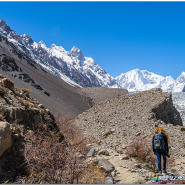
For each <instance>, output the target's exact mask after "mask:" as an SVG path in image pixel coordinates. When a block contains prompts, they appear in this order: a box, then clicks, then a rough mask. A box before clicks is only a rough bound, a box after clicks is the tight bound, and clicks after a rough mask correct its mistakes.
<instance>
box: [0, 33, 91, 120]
mask: <svg viewBox="0 0 185 185" xmlns="http://www.w3.org/2000/svg"><path fill="white" fill-rule="evenodd" d="M0 74H3V75H6V76H8V78H9V79H10V80H12V81H13V82H14V84H15V86H16V87H18V88H21V87H25V88H29V89H32V93H31V94H30V96H31V97H33V98H35V99H38V100H39V103H42V104H43V105H44V106H45V107H48V108H49V109H50V110H51V111H52V112H53V113H54V114H56V113H62V114H63V115H64V116H65V117H66V116H67V117H75V116H77V115H78V114H80V113H82V112H84V111H85V110H87V109H89V108H90V107H91V106H90V105H89V99H87V98H86V97H85V96H84V95H83V94H82V93H80V92H79V91H78V88H76V87H73V86H71V85H69V84H68V83H66V82H65V81H63V80H61V79H59V78H58V77H56V76H54V75H52V74H50V73H49V72H47V71H45V70H44V69H43V68H42V67H41V66H40V65H38V64H37V63H36V62H35V61H33V60H31V59H30V58H29V57H28V56H27V55H25V54H24V53H22V52H21V51H20V50H18V49H17V48H16V47H15V46H14V45H13V44H12V43H10V42H8V40H7V39H6V38H5V37H2V36H0Z"/></svg>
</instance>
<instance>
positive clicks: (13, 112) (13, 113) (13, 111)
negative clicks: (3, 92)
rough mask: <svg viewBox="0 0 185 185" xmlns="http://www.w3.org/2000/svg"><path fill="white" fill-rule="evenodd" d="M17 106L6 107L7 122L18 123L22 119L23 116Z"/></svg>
mask: <svg viewBox="0 0 185 185" xmlns="http://www.w3.org/2000/svg"><path fill="white" fill-rule="evenodd" d="M21 112H22V111H21V109H20V108H19V107H9V108H8V109H7V115H6V120H7V121H8V122H9V123H19V122H21V121H22V119H23V116H22V113H21Z"/></svg>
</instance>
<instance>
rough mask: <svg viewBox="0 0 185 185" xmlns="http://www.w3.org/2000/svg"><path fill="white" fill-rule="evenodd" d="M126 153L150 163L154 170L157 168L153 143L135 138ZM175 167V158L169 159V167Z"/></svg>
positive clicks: (141, 138)
mask: <svg viewBox="0 0 185 185" xmlns="http://www.w3.org/2000/svg"><path fill="white" fill-rule="evenodd" d="M124 153H125V154H127V155H128V156H130V157H137V158H138V160H140V161H141V162H145V163H147V164H148V163H149V166H150V167H151V168H153V169H155V168H156V167H157V156H156V155H154V153H153V148H152V141H151V140H149V139H148V138H143V137H142V136H138V137H135V138H134V139H133V140H132V142H131V143H130V144H129V145H128V146H127V147H126V148H125V149H124ZM174 165H175V159H174V158H173V157H170V158H167V167H172V166H174Z"/></svg>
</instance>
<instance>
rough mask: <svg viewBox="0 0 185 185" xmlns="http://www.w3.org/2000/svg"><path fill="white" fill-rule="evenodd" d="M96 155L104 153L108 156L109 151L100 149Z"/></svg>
mask: <svg viewBox="0 0 185 185" xmlns="http://www.w3.org/2000/svg"><path fill="white" fill-rule="evenodd" d="M98 155H106V156H109V152H108V151H107V150H105V149H102V150H100V151H99V152H98Z"/></svg>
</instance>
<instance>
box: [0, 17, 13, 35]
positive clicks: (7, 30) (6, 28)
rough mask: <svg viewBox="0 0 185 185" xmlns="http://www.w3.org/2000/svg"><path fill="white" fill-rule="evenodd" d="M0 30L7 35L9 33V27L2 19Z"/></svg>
mask: <svg viewBox="0 0 185 185" xmlns="http://www.w3.org/2000/svg"><path fill="white" fill-rule="evenodd" d="M0 28H2V29H3V30H5V31H6V32H7V33H9V32H10V31H11V29H10V27H9V26H8V25H7V24H6V22H5V21H4V20H3V19H1V20H0Z"/></svg>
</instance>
